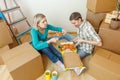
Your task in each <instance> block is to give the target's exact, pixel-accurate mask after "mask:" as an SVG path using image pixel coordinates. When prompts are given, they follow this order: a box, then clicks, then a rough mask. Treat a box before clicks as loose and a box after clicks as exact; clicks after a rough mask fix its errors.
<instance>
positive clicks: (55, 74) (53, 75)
mask: <svg viewBox="0 0 120 80" xmlns="http://www.w3.org/2000/svg"><path fill="white" fill-rule="evenodd" d="M57 78H58V73H57V71H53V72H52V80H57Z"/></svg>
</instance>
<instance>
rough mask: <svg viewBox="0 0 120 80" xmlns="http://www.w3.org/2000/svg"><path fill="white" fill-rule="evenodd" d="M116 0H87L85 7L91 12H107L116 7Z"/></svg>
mask: <svg viewBox="0 0 120 80" xmlns="http://www.w3.org/2000/svg"><path fill="white" fill-rule="evenodd" d="M117 2H118V0H87V8H88V9H89V10H91V11H93V12H109V11H113V10H115V9H116V5H117Z"/></svg>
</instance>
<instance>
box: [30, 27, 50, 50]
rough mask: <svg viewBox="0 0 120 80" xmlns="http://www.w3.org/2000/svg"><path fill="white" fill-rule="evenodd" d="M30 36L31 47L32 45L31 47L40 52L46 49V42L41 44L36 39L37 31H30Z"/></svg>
mask: <svg viewBox="0 0 120 80" xmlns="http://www.w3.org/2000/svg"><path fill="white" fill-rule="evenodd" d="M30 34H31V38H32V45H33V47H34V48H35V49H37V50H40V49H43V48H45V47H48V43H47V41H45V42H42V41H40V39H39V38H38V32H37V30H35V29H32V30H31V32H30Z"/></svg>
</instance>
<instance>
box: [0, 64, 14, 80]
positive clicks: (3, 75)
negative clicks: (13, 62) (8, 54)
mask: <svg viewBox="0 0 120 80" xmlns="http://www.w3.org/2000/svg"><path fill="white" fill-rule="evenodd" d="M0 80H13V78H12V76H11V75H10V72H9V71H8V69H7V66H6V65H0Z"/></svg>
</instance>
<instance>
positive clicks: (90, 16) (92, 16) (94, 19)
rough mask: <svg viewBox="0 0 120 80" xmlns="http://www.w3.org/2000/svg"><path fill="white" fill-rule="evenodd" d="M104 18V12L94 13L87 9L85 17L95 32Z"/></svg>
mask: <svg viewBox="0 0 120 80" xmlns="http://www.w3.org/2000/svg"><path fill="white" fill-rule="evenodd" d="M104 18H105V13H94V12H92V11H90V10H88V11H87V16H86V19H87V20H88V21H89V22H90V23H91V24H92V25H93V27H94V29H95V31H96V32H98V31H99V27H100V24H101V22H102V21H103V19H104Z"/></svg>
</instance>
